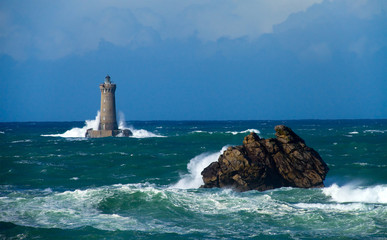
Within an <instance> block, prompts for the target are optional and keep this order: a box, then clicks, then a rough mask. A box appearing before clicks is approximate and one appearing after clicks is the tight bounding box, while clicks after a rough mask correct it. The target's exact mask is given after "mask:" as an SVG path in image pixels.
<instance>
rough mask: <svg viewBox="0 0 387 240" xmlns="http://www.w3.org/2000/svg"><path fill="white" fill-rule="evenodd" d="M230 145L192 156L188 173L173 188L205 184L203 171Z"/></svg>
mask: <svg viewBox="0 0 387 240" xmlns="http://www.w3.org/2000/svg"><path fill="white" fill-rule="evenodd" d="M227 147H228V146H224V147H223V148H222V150H221V151H219V152H217V153H202V154H200V155H198V156H196V157H194V158H192V159H191V160H190V161H189V163H188V165H187V170H188V174H185V175H183V176H182V178H181V179H180V180H179V181H178V182H177V183H176V184H174V185H173V186H172V187H171V188H180V189H190V188H198V187H200V186H201V185H203V184H204V182H203V179H202V175H201V172H202V171H203V169H204V168H206V167H207V166H208V165H210V163H212V162H216V161H218V158H219V156H220V155H221V154H222V153H223V152H224V151H225V150H226V149H227Z"/></svg>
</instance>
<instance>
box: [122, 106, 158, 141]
mask: <svg viewBox="0 0 387 240" xmlns="http://www.w3.org/2000/svg"><path fill="white" fill-rule="evenodd" d="M118 128H119V129H128V130H130V131H131V132H132V134H133V135H132V136H130V137H132V138H154V137H165V136H162V135H159V134H155V133H153V132H149V131H147V130H145V129H135V128H134V127H133V126H129V127H128V126H126V121H125V115H124V114H123V113H122V112H120V113H119V124H118ZM122 136H123V135H118V137H122Z"/></svg>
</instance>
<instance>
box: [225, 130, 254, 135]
mask: <svg viewBox="0 0 387 240" xmlns="http://www.w3.org/2000/svg"><path fill="white" fill-rule="evenodd" d="M251 132H254V133H256V134H260V133H261V132H260V131H259V130H257V129H246V130H244V131H240V132H237V131H227V132H226V133H231V134H232V135H237V134H241V133H251Z"/></svg>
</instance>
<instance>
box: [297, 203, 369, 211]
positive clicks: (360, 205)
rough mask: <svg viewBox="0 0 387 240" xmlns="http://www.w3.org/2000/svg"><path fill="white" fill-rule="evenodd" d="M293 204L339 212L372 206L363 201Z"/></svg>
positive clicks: (305, 207) (307, 208) (367, 209)
mask: <svg viewBox="0 0 387 240" xmlns="http://www.w3.org/2000/svg"><path fill="white" fill-rule="evenodd" d="M294 206H296V207H299V208H302V209H306V210H310V209H316V210H331V211H339V212H347V211H369V210H372V209H373V208H374V207H373V206H369V205H365V204H363V203H349V204H342V203H341V204H330V203H296V204H294Z"/></svg>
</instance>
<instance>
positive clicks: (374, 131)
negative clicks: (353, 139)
mask: <svg viewBox="0 0 387 240" xmlns="http://www.w3.org/2000/svg"><path fill="white" fill-rule="evenodd" d="M385 132H387V130H374V129H371V130H364V131H363V133H385Z"/></svg>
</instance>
